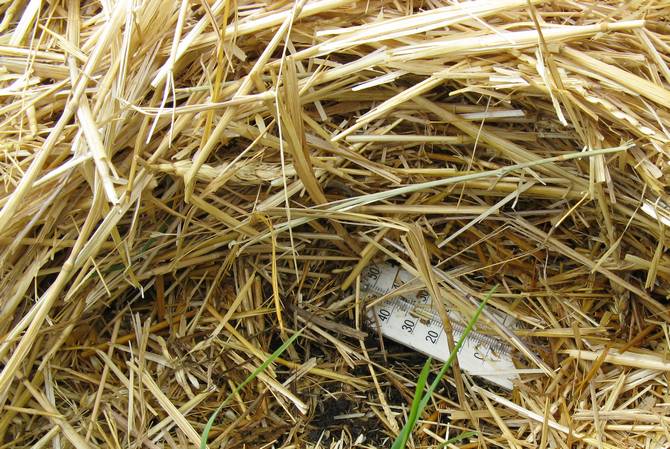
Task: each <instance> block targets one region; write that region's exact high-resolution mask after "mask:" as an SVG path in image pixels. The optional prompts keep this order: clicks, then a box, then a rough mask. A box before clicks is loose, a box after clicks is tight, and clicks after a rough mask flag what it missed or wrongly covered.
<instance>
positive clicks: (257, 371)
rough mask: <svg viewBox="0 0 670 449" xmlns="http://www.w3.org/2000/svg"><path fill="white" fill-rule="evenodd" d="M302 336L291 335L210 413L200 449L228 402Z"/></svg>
mask: <svg viewBox="0 0 670 449" xmlns="http://www.w3.org/2000/svg"><path fill="white" fill-rule="evenodd" d="M300 334H302V330H299V331H298V332H296V333H295V334H293V335H291V337H290V338H289V339H288V340H286V341H285V342H284V344H282V345H281V346H280V347H279V348H277V350H276V351H275V352H273V353H272V354H271V355H270V357H268V358H267V359H266V360H265V361H264V362H263V363H262V364H261V365H260V366H259V367H258V368H256V369H255V370H254V371H253V372H252V373H251V374H250V375H249V376H248V377H247V378H246V379H244V381H242V383H240V384H239V385H238V386H237V388H235V391H232V392H231V393H230V394H229V395H228V397H227V398H226V400H225V401H223V402H222V403H221V405H219V407H218V408H217V409H216V410H215V411H214V413H212V416H211V417H210V418H209V421H207V424H206V425H205V428H204V429H203V431H202V435H201V436H200V449H205V448H206V447H207V439H208V438H209V432H210V430H212V426H213V425H214V421H215V420H216V417H217V416H218V414H219V412H221V410H222V409H223V407H225V406H226V405H228V403H229V402H230V400H231V399H232V398H233V397H235V395H236V394H237V393H239V392H240V391H242V388H244V387H245V386H246V385H247V384H248V383H249V382H251V381H252V380H254V379H255V378H256V377H257V376H258V375H259V374H260V373H262V372H263V371H265V370H266V369H267V367H268V366H270V364H271V363H272V362H274V361H275V360H276V359H277V357H279V356H280V355H281V354H282V353H283V352H284V351H286V349H287V348H288V347H289V346H291V344H293V342H294V341H295V340H296V338H298V337H299V336H300Z"/></svg>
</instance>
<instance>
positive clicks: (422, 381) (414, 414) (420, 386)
mask: <svg viewBox="0 0 670 449" xmlns="http://www.w3.org/2000/svg"><path fill="white" fill-rule="evenodd" d="M432 362H433V359H432V358H430V357H428V360H426V363H424V364H423V369H422V370H421V374H419V380H417V382H416V389H415V390H414V398H413V399H412V406H411V407H410V411H409V416H408V417H407V423H408V424H409V423H411V425H405V426H404V427H403V428H402V430H401V431H400V434H398V438H396V440H395V441H394V442H393V446H391V449H399V448H402V447H405V444H407V440H409V435H410V431H411V430H412V428H413V427H414V423H416V420H417V419H418V418H419V404H420V402H421V397H422V396H423V390H424V389H425V388H426V383H427V382H428V374H430V365H431V364H432Z"/></svg>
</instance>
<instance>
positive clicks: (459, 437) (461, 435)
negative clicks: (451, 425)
mask: <svg viewBox="0 0 670 449" xmlns="http://www.w3.org/2000/svg"><path fill="white" fill-rule="evenodd" d="M475 435H477V432H475V431H473V430H468V431H467V432H463V433H459V434H458V435H456V436H455V437H451V438H449V439H448V440H447V441H445V442H444V443H440V445H439V446H437V449H441V448H443V447H445V446H447V445H449V444H454V443H458V442H459V441H461V440H464V439H466V438H470V437H472V436H475Z"/></svg>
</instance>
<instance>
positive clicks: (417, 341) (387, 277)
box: [361, 262, 518, 390]
mask: <svg viewBox="0 0 670 449" xmlns="http://www.w3.org/2000/svg"><path fill="white" fill-rule="evenodd" d="M414 279H415V278H414V276H412V275H411V274H410V273H409V272H407V271H405V270H403V269H401V268H400V267H399V266H395V265H392V264H390V263H388V262H385V263H379V264H371V265H369V266H367V267H366V268H365V270H364V271H363V273H362V274H361V290H362V291H363V293H364V294H366V295H367V296H369V297H370V296H375V297H381V296H384V295H387V294H388V293H390V292H392V291H394V290H396V289H398V288H399V287H401V286H403V285H404V284H406V283H408V282H410V281H412V280H414ZM448 314H449V319H450V321H451V325H452V328H453V336H454V341H457V340H458V339H459V338H460V337H461V335H463V332H464V330H465V327H466V323H467V320H465V319H464V318H463V317H462V316H461V315H460V314H459V313H458V312H456V311H449V312H448ZM368 318H369V319H370V321H371V323H372V324H373V326H375V327H376V326H379V330H380V332H381V334H382V335H383V336H384V337H387V338H390V339H391V340H394V341H396V342H398V343H400V344H402V345H404V346H407V347H409V348H412V349H414V350H416V351H419V352H421V353H423V354H426V355H429V356H431V357H433V358H435V359H438V360H441V361H443V362H445V361H446V360H447V359H448V358H449V345H448V343H447V336H446V334H445V331H444V327H443V326H442V321H441V320H440V317H439V316H438V314H437V311H436V310H435V309H434V308H433V306H432V299H431V297H430V296H429V295H428V293H427V292H426V291H425V290H421V291H413V292H411V293H407V294H403V295H402V296H400V295H398V296H394V297H392V298H390V299H387V300H384V301H382V302H380V303H378V304H375V305H374V306H372V307H370V309H369V311H368ZM494 319H496V320H497V321H498V322H499V323H500V324H501V325H503V326H507V327H514V325H515V321H516V320H515V319H514V318H512V317H509V316H502V315H494ZM511 349H512V348H511V347H510V346H509V345H508V344H507V343H506V342H504V341H503V340H500V339H498V338H496V337H494V336H490V335H486V334H483V333H480V332H477V331H474V330H473V331H472V332H471V333H470V334H469V335H468V337H467V338H466V339H465V341H464V342H463V346H462V347H461V350H460V352H459V353H458V363H459V365H460V367H461V369H463V370H464V371H466V372H467V373H468V374H470V375H473V376H479V377H482V378H484V379H486V380H488V381H490V382H493V383H495V384H497V385H499V386H501V387H503V388H506V389H508V390H511V389H512V387H513V381H514V380H515V379H517V372H518V370H517V369H516V368H515V366H514V362H513V361H512V356H511Z"/></svg>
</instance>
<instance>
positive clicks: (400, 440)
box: [392, 286, 498, 449]
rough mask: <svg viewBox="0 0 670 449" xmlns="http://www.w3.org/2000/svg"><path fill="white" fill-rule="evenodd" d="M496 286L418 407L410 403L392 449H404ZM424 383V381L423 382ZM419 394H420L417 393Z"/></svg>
mask: <svg viewBox="0 0 670 449" xmlns="http://www.w3.org/2000/svg"><path fill="white" fill-rule="evenodd" d="M497 288H498V286H495V287H493V288H492V289H491V290H489V292H488V293H487V294H486V296H485V297H484V299H483V301H482V302H481V303H480V304H479V306H478V307H477V310H476V311H475V313H474V315H473V316H472V317H471V318H470V321H468V325H467V326H466V327H465V330H464V331H463V334H462V335H461V338H459V339H458V341H457V342H456V344H455V345H454V350H453V351H451V353H450V354H449V358H448V359H447V361H446V362H445V363H444V365H443V366H442V368H440V372H439V373H438V374H437V377H435V379H434V380H433V383H432V384H430V387H428V390H427V391H426V394H425V395H423V397H422V398H421V401H420V402H419V405H418V407H415V404H414V401H412V410H411V412H410V416H409V417H408V419H407V423H405V425H404V426H403V428H402V430H401V431H400V433H399V434H398V437H397V438H396V439H395V441H394V442H393V446H392V449H405V445H406V444H407V440H408V439H409V435H410V434H411V433H412V430H413V429H414V425H415V424H416V421H417V420H418V419H419V417H420V416H421V414H422V413H423V410H424V409H425V408H426V406H427V405H428V401H430V398H431V396H432V395H433V393H434V392H435V390H436V389H437V387H438V386H439V385H440V381H441V380H442V377H444V375H445V373H446V372H447V370H449V368H451V365H452V364H453V363H454V360H455V359H456V357H457V356H458V351H460V349H461V347H462V346H463V343H465V340H466V339H467V338H468V335H470V332H472V329H473V328H474V327H475V323H477V320H478V319H479V316H480V315H481V313H482V310H484V307H486V303H487V302H488V300H489V299H490V298H491V296H492V295H493V293H494V292H495V291H496V289H497ZM425 369H426V366H425V365H424V370H425ZM424 370H421V375H420V377H421V376H423V375H424V372H423V371H424ZM424 383H425V380H424ZM418 386H419V382H417V392H416V393H415V399H416V397H417V394H418V395H420V394H421V393H422V392H423V387H422V388H421V390H419V388H418ZM419 392H421V393H419ZM414 412H416V414H415V416H414V419H413V420H412V419H411V418H412V414H413V413H414Z"/></svg>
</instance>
